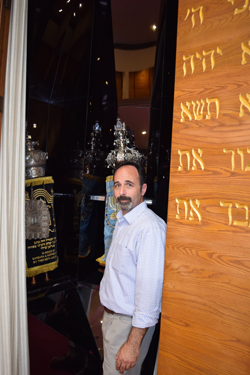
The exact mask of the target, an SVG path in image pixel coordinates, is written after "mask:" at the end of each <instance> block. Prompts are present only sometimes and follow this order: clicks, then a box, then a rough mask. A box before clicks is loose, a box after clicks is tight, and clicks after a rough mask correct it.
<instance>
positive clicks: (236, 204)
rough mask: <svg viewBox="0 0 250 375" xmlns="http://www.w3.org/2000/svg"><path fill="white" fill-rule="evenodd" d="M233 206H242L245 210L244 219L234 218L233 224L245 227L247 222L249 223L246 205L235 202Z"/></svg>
mask: <svg viewBox="0 0 250 375" xmlns="http://www.w3.org/2000/svg"><path fill="white" fill-rule="evenodd" d="M235 206H236V207H237V208H244V209H245V210H246V220H234V221H233V225H240V226H241V227H247V226H248V224H249V221H248V206H247V205H245V204H239V203H235Z"/></svg>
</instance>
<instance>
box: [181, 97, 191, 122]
mask: <svg viewBox="0 0 250 375" xmlns="http://www.w3.org/2000/svg"><path fill="white" fill-rule="evenodd" d="M190 104H191V103H190V102H186V105H187V107H186V106H185V105H184V104H183V103H181V109H182V111H181V122H184V121H185V117H184V113H186V115H187V116H188V118H189V120H190V121H191V120H192V113H191V112H190V111H189V108H190Z"/></svg>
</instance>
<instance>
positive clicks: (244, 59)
mask: <svg viewBox="0 0 250 375" xmlns="http://www.w3.org/2000/svg"><path fill="white" fill-rule="evenodd" d="M248 45H249V46H250V41H249V42H248ZM241 48H242V50H243V52H242V60H241V65H244V64H246V63H247V59H246V54H248V55H250V48H248V47H247V46H246V45H245V44H244V43H243V42H242V43H241Z"/></svg>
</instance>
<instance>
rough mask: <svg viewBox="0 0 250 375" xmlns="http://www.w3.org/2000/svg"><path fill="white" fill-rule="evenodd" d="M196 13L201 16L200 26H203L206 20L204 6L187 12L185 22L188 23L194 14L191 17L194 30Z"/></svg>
mask: <svg viewBox="0 0 250 375" xmlns="http://www.w3.org/2000/svg"><path fill="white" fill-rule="evenodd" d="M195 13H196V14H198V15H199V16H198V17H199V19H200V25H201V24H202V23H203V20H204V14H203V6H199V7H198V8H192V9H191V10H190V9H188V10H187V15H186V17H185V19H184V21H186V20H187V19H188V18H189V16H190V15H191V14H192V15H191V22H192V28H193V27H194V25H195Z"/></svg>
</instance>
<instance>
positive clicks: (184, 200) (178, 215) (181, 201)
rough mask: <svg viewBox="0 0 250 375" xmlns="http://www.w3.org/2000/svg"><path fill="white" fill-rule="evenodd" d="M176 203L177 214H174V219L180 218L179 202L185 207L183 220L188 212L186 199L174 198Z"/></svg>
mask: <svg viewBox="0 0 250 375" xmlns="http://www.w3.org/2000/svg"><path fill="white" fill-rule="evenodd" d="M175 201H176V203H177V215H176V219H180V218H181V215H180V204H182V203H183V204H184V208H185V220H187V212H188V206H187V201H186V199H178V198H176V200H175Z"/></svg>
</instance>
